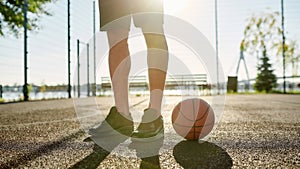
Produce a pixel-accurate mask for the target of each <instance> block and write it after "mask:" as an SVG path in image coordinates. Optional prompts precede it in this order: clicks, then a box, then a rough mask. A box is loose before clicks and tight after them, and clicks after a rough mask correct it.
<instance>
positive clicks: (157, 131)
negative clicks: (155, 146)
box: [131, 28, 169, 142]
mask: <svg viewBox="0 0 300 169" xmlns="http://www.w3.org/2000/svg"><path fill="white" fill-rule="evenodd" d="M142 30H143V33H144V37H145V40H146V44H147V54H148V74H149V87H150V102H149V107H148V108H147V109H145V110H144V115H143V117H142V121H141V124H140V125H139V127H138V128H137V129H136V130H135V131H134V132H133V134H132V136H131V137H132V140H133V141H142V142H143V141H146V142H148V141H151V142H152V141H153V140H157V139H161V138H163V137H164V125H163V118H162V116H161V107H162V99H163V92H164V86H165V80H166V72H167V68H168V60H169V54H168V46H167V42H166V38H165V36H164V34H163V29H162V28H161V29H159V31H155V32H150V31H147V30H145V29H142Z"/></svg>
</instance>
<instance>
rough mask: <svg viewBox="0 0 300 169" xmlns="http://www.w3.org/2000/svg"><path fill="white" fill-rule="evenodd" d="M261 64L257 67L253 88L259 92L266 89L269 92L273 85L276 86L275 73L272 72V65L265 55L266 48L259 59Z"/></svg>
mask: <svg viewBox="0 0 300 169" xmlns="http://www.w3.org/2000/svg"><path fill="white" fill-rule="evenodd" d="M260 61H261V64H260V65H258V67H257V71H258V74H257V77H256V81H255V84H254V88H255V89H256V90H257V91H259V92H261V91H266V92H267V93H269V92H270V91H271V90H272V89H273V88H274V87H276V86H277V83H276V81H277V80H276V75H275V74H274V73H273V71H274V70H272V69H271V68H272V65H271V64H270V63H269V61H270V59H269V58H268V57H267V54H266V50H264V52H263V57H262V58H261V59H260Z"/></svg>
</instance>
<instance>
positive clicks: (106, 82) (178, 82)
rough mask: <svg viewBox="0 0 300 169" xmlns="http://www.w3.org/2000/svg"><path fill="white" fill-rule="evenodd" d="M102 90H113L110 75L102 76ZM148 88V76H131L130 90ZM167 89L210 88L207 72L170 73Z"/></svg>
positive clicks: (167, 79)
mask: <svg viewBox="0 0 300 169" xmlns="http://www.w3.org/2000/svg"><path fill="white" fill-rule="evenodd" d="M100 86H101V89H100V90H101V92H102V93H104V92H105V91H107V90H111V88H112V87H111V80H110V77H101V85H100ZM137 89H138V90H143V91H146V90H148V89H149V88H148V78H147V77H146V76H129V90H131V91H134V90H137ZM165 89H166V90H182V89H188V90H189V89H194V90H204V89H209V85H208V83H207V75H206V74H186V75H168V76H167V78H166V84H165Z"/></svg>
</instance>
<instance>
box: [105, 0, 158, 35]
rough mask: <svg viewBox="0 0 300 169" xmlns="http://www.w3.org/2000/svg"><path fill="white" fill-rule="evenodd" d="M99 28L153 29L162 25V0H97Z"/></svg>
mask: <svg viewBox="0 0 300 169" xmlns="http://www.w3.org/2000/svg"><path fill="white" fill-rule="evenodd" d="M99 11H100V30H101V31H107V30H111V29H128V30H129V29H130V23H131V18H132V20H133V23H134V26H136V27H141V28H142V29H148V30H150V31H155V29H160V28H161V27H162V25H163V0H99Z"/></svg>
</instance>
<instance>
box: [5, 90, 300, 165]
mask: <svg viewBox="0 0 300 169" xmlns="http://www.w3.org/2000/svg"><path fill="white" fill-rule="evenodd" d="M203 98H204V99H210V97H209V96H205V97H203ZM145 99H146V97H135V98H131V102H132V103H134V104H136V105H135V108H136V109H137V110H138V109H140V110H143V108H145V107H146V106H147V103H148V102H147V100H145ZM179 99H180V98H179ZM86 100H88V99H86ZM96 100H97V102H98V103H101V104H99V105H100V106H98V107H97V108H98V109H99V110H106V109H108V108H109V107H110V106H111V104H112V101H111V98H106V97H99V98H97V99H96ZM177 101H178V97H174V96H173V97H171V96H170V97H166V101H165V103H166V104H165V107H164V110H165V112H166V113H165V114H164V119H165V130H166V137H165V140H164V146H162V147H161V151H160V154H159V156H157V157H153V159H154V160H152V161H155V158H157V159H159V166H160V168H230V167H232V168H300V95H275V94H271V95H260V94H253V95H251V94H250V95H227V96H226V104H225V110H224V113H223V115H222V118H221V121H220V123H219V124H218V125H217V128H216V130H215V131H214V132H213V133H212V135H211V136H210V137H209V138H208V140H207V142H204V143H202V144H194V143H193V142H186V141H184V140H179V139H178V136H177V135H176V134H175V133H174V131H172V125H171V123H170V116H171V113H170V112H171V111H172V109H173V107H174V106H175V105H176V104H177ZM83 103H84V102H83ZM88 103H92V102H88V101H87V104H86V107H89V106H91V107H92V106H93V105H89V104H88ZM87 114H88V113H87ZM86 137H87V134H86V133H85V132H84V131H83V130H82V129H81V124H80V123H79V121H78V118H77V114H76V111H75V108H74V104H73V100H72V99H66V100H51V101H31V102H26V103H9V104H1V105H0V168H84V167H86V168H154V167H158V166H157V163H155V162H152V163H151V158H147V159H141V158H138V157H135V152H134V150H131V149H126V151H125V152H124V151H122V153H123V154H122V155H119V154H120V153H121V152H119V150H115V151H113V152H112V153H111V154H107V152H105V151H103V150H102V149H101V148H99V147H97V146H95V145H94V144H93V143H92V142H83V140H84V138H86ZM149 161H150V162H149Z"/></svg>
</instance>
